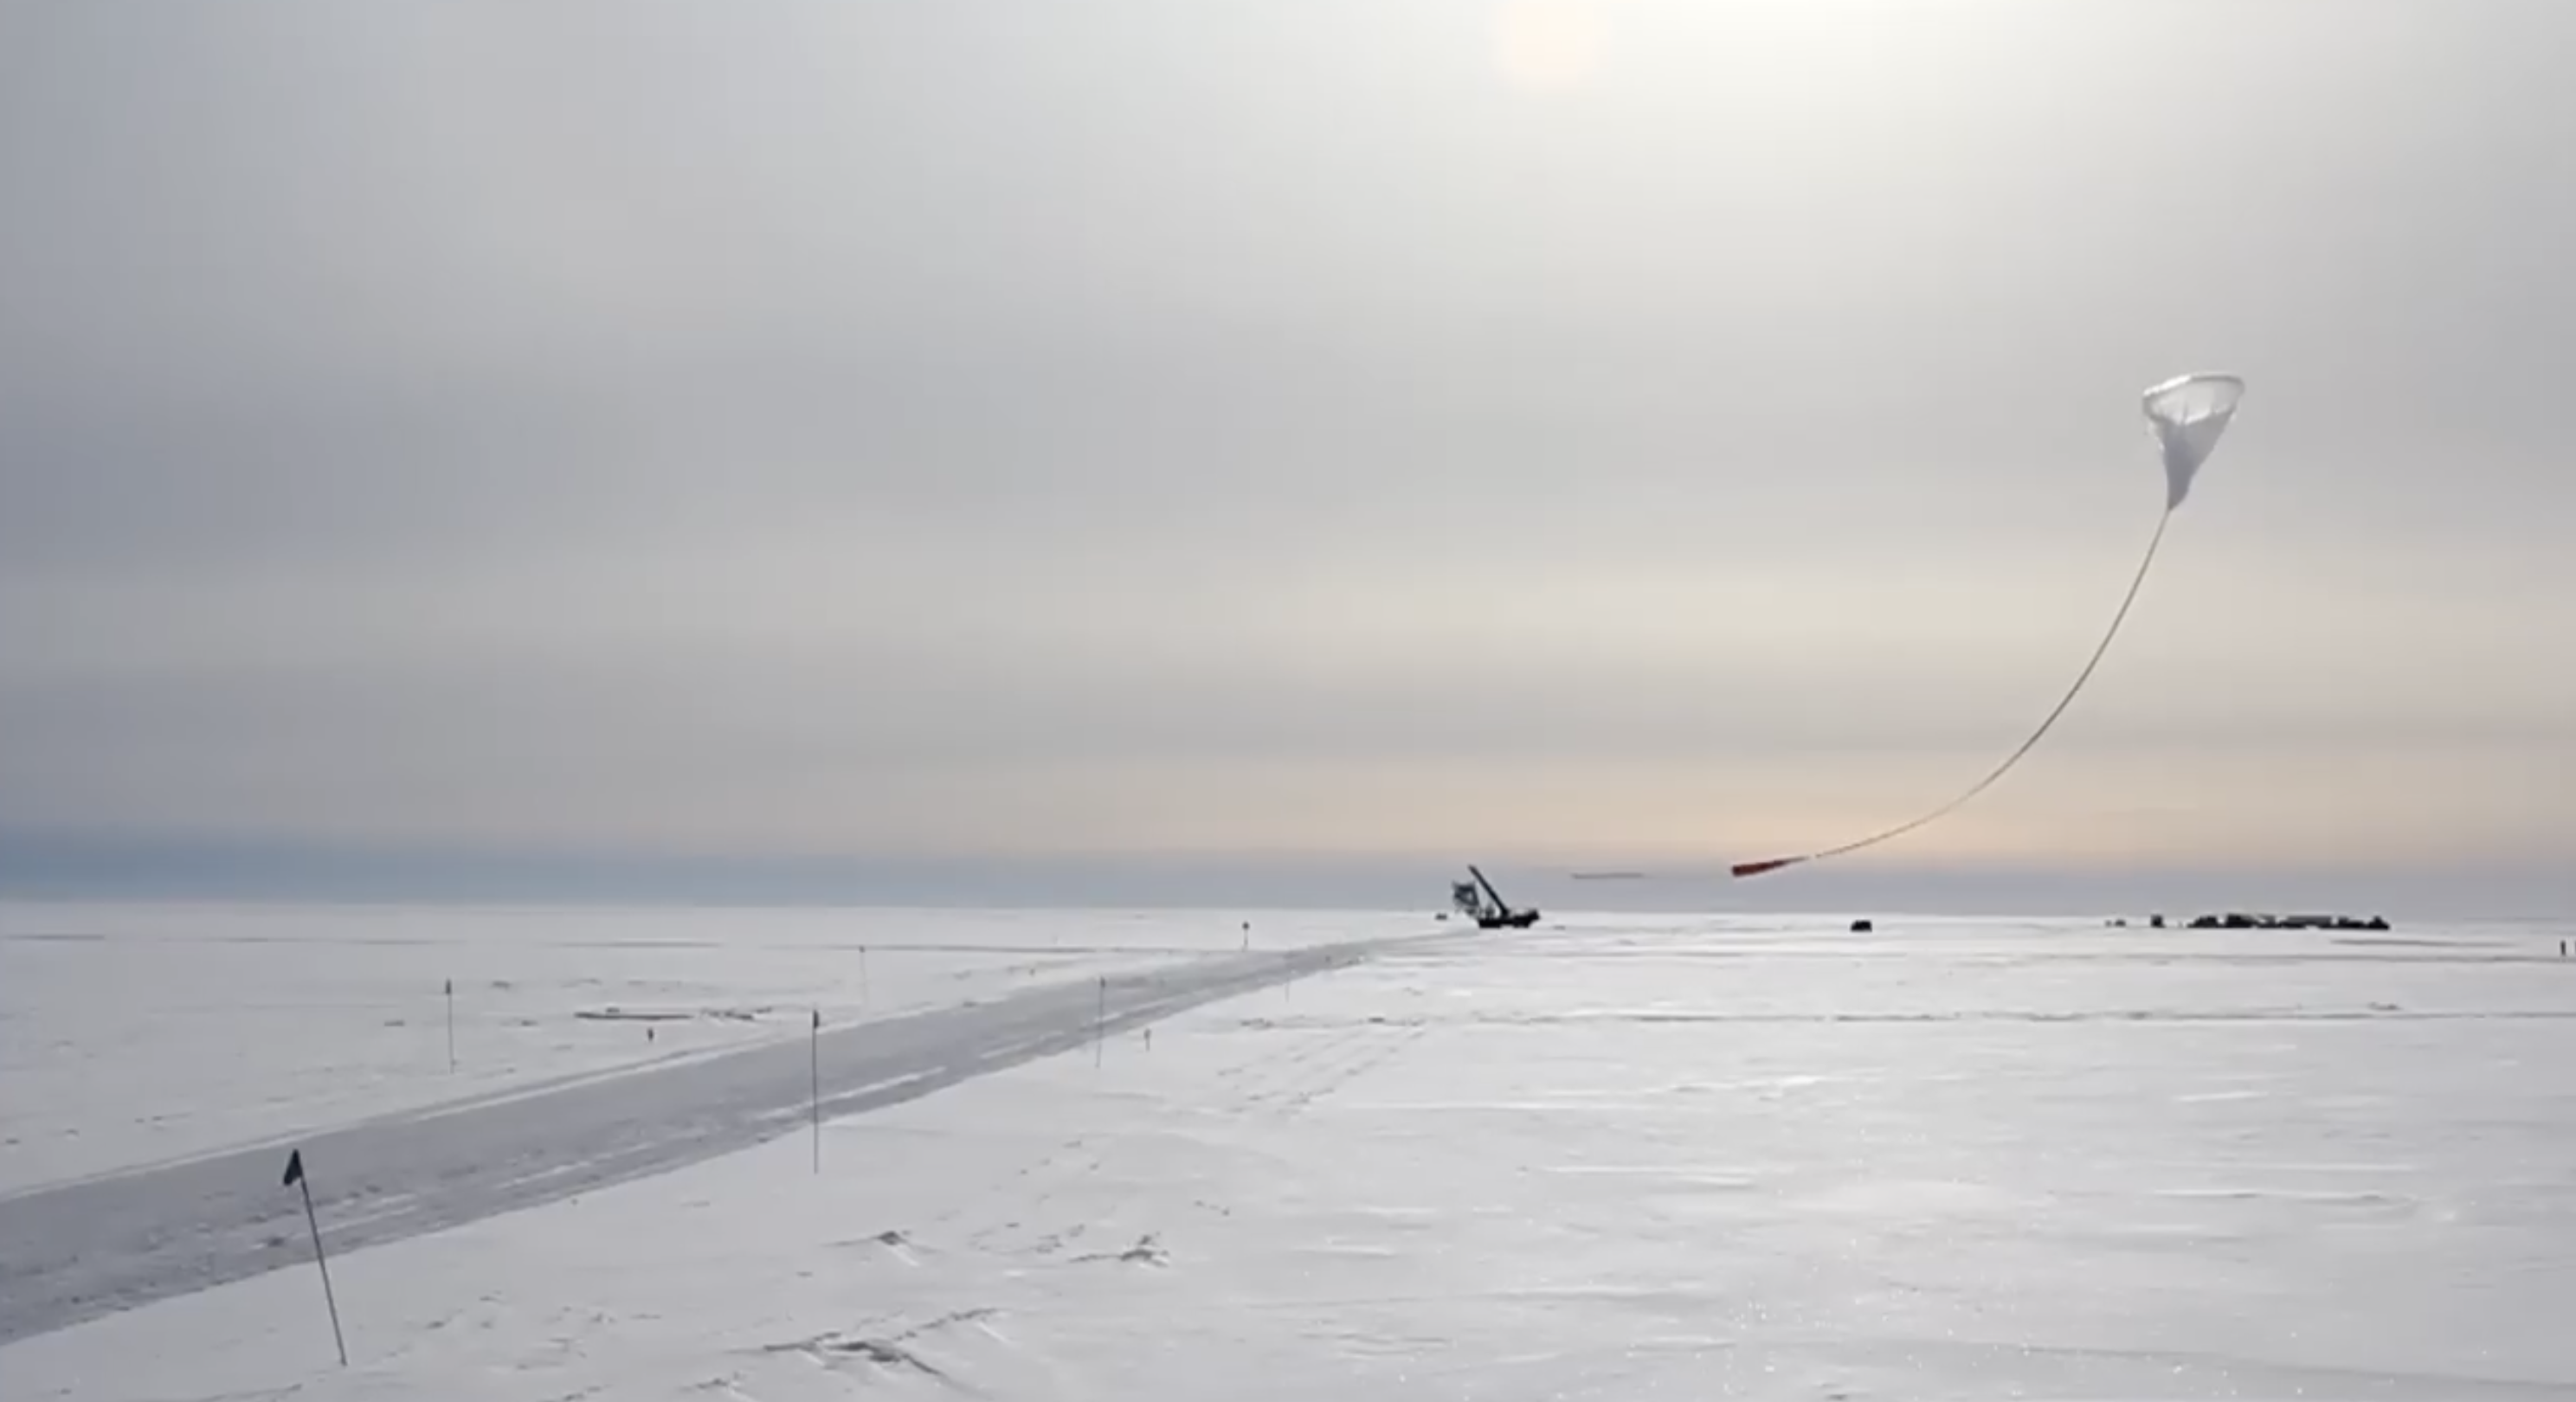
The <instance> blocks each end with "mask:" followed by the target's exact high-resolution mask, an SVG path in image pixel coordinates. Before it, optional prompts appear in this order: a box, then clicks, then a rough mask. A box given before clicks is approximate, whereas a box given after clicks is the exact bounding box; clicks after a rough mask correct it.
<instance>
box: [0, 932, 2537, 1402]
mask: <svg viewBox="0 0 2576 1402" xmlns="http://www.w3.org/2000/svg"><path fill="white" fill-rule="evenodd" d="M1077 918H1078V917H1077ZM1252 918H1253V919H1254V921H1255V925H1256V928H1258V927H1259V926H1260V925H1261V923H1262V921H1263V917H1260V916H1257V915H1256V916H1254V917H1252ZM1417 923H1419V922H1417ZM2570 933H2571V932H2570V931H2569V930H2567V929H2564V928H2552V927H2545V926H2523V927H2511V926H2498V927H2485V928H2475V929H2472V928H2461V927H2452V928H2439V929H2420V930H2418V929H2410V930H2406V931H2401V932H2398V933H2397V934H2394V935H2386V936H2367V935H2341V934H2322V933H2319V934H2309V933H2298V934H2290V933H2278V932H2247V933H2238V934H2230V933H2200V932H2180V931H2148V930H2143V929H2134V928H2133V929H2125V930H2106V929H2102V928H2099V927H2098V926H2093V925H2087V924H2079V923H2075V922H2059V923H2046V922H2022V923H2014V924H2004V923H1997V922H1974V921H1941V922H1935V921H1920V920H1907V919H1904V918H1902V917H1897V916H1882V918H1881V919H1880V921H1879V925H1878V930H1877V932H1876V933H1875V934H1874V935H1870V936H1852V935H1849V934H1846V933H1843V932H1842V931H1841V930H1840V928H1839V926H1838V925H1829V924H1828V922H1823V921H1805V922H1799V921H1761V920H1725V921H1707V920H1699V921H1693V920H1664V921H1657V920H1640V919H1632V918H1619V919H1612V918H1606V917H1605V918H1599V919H1586V918H1576V919H1569V920H1564V921H1551V922H1549V925H1548V926H1547V927H1543V928H1541V929H1538V930H1535V931H1530V932H1525V933H1511V934H1500V935H1478V934H1473V933H1458V934H1455V935H1452V936H1448V937H1441V938H1434V939H1430V940H1411V941H1403V942H1398V943H1396V944H1393V945H1391V946H1388V947H1384V948H1381V949H1379V950H1377V951H1375V952H1374V954H1373V957H1370V958H1368V959H1366V960H1364V961H1362V962H1358V963H1352V964H1348V965H1345V966H1339V967H1333V968H1331V969H1330V970H1329V971H1328V972H1321V973H1317V974H1314V975H1312V976H1309V977H1304V978H1299V979H1296V980H1294V981H1292V982H1288V983H1284V984H1280V985H1276V986H1272V987H1268V988H1263V989H1260V990H1258V991H1254V992H1249V993H1245V994H1242V995H1241V996H1237V997H1234V998H1231V999H1228V1000H1226V1001H1223V1002H1218V1003H1213V1004H1207V1005H1203V1006H1200V1007H1198V1008H1196V1009H1194V1010H1191V1011H1187V1012H1184V1013H1181V1014H1179V1015H1177V1016H1175V1017H1173V1018H1171V1019H1169V1020H1167V1021H1163V1022H1160V1023H1157V1024H1154V1025H1152V1026H1151V1028H1150V1031H1151V1038H1150V1042H1149V1040H1148V1038H1147V1036H1146V1031H1147V1030H1148V1029H1145V1028H1128V1029H1124V1030H1121V1031H1119V1032H1118V1033H1117V1034H1116V1035H1115V1036H1114V1037H1112V1038H1110V1039H1108V1040H1107V1041H1106V1042H1105V1044H1103V1045H1102V1046H1100V1047H1099V1048H1098V1052H1097V1060H1096V1061H1095V1053H1094V1052H1093V1051H1092V1050H1090V1049H1087V1048H1086V1049H1080V1050H1073V1051H1068V1052H1066V1053H1064V1054H1060V1055H1056V1056H1053V1057H1050V1058H1047V1059H1043V1060H1040V1061H1036V1062H1032V1063H1026V1064H1022V1065H1019V1066H1016V1067H1014V1068H1011V1069H1004V1070H998V1071H995V1072H993V1073H992V1074H989V1075H985V1076H982V1077H980V1078H978V1079H974V1080H971V1081H967V1082H964V1083H962V1084H958V1085H955V1086H953V1087H951V1088H949V1089H945V1090H942V1091H940V1092H938V1093H937V1094H934V1095H930V1096H927V1097H925V1098H921V1099H916V1100H912V1101H909V1102H907V1103H904V1104H900V1105H896V1106H892V1107H889V1108H884V1109H878V1110H875V1111H872V1112H870V1113H866V1114H862V1115H854V1116H850V1117H846V1118H841V1119H838V1120H834V1121H832V1122H830V1123H829V1124H827V1125H826V1127H825V1130H824V1134H823V1144H822V1171H821V1172H820V1173H819V1174H818V1173H816V1172H814V1170H813V1160H812V1153H813V1146H812V1144H811V1143H810V1142H809V1141H808V1140H807V1139H806V1138H805V1137H803V1135H804V1131H803V1130H801V1129H797V1130H791V1131H790V1132H788V1133H787V1134H786V1135H785V1136H784V1137H782V1138H779V1139H777V1140H775V1141H773V1142H770V1143H767V1144H765V1145H763V1146H761V1147H759V1148H756V1149H753V1150H749V1151H747V1152H740V1153H734V1154H728V1155H724V1156H722V1157H718V1158H715V1159H711V1160H707V1161H704V1162H701V1163H698V1164H696V1165H695V1166H692V1167H688V1168H684V1169H681V1170H678V1171H675V1172H671V1173H668V1174H664V1175H661V1176H656V1177H650V1178H643V1179H638V1180H634V1181H629V1182H625V1183H622V1184H619V1185H617V1186H613V1187H608V1188H605V1189H602V1190H599V1191H596V1192H590V1193H584V1194H582V1195H580V1196H578V1197H574V1198H570V1199H566V1200H564V1201H561V1202H558V1203H555V1204H553V1205H549V1206H544V1207H539V1208H535V1209H531V1210H526V1211H521V1212H514V1213H509V1214H506V1215H502V1216H496V1217H490V1218H487V1219H484V1220H481V1221H477V1222H473V1223H471V1224H470V1225H466V1226H462V1227H459V1228H456V1229H454V1230H450V1231H444V1232H439V1233H436V1234H433V1235H427V1236H420V1237H415V1238H412V1239H409V1240H405V1241H401V1242H398V1243H394V1244H389V1245H383V1246H378V1247H374V1248H371V1249H364V1250H355V1251H352V1252H349V1253H348V1254H346V1255H343V1256H340V1257H337V1258H335V1259H334V1261H333V1280H334V1283H335V1285H336V1286H337V1288H338V1293H339V1301H340V1308H341V1312H342V1315H343V1317H344V1321H345V1323H346V1324H347V1327H348V1333H349V1348H350V1354H351V1366H350V1367H349V1368H348V1369H346V1370H345V1371H344V1370H342V1369H341V1368H339V1367H338V1366H337V1365H336V1363H335V1361H334V1359H333V1356H332V1351H331V1339H330V1329H329V1324H328V1322H327V1319H326V1318H325V1315H324V1312H323V1301H322V1297H321V1287H320V1283H319V1281H318V1279H317V1278H316V1276H315V1273H314V1272H313V1270H312V1269H311V1266H310V1263H309V1261H305V1262H300V1263H299V1264H298V1265H296V1266H294V1267H292V1268H288V1269H281V1270H278V1271H275V1272H273V1273H270V1274H267V1275H262V1276H259V1277H256V1278H253V1279H249V1280H244V1281H240V1282H238V1283H235V1284H231V1285H226V1286H222V1287H219V1288H216V1289H211V1290H207V1291H203V1292H200V1293H196V1294H193V1295H189V1296H185V1297H181V1298H174V1299H168V1300H163V1301H161V1302H159V1303H156V1304H152V1305H149V1306H146V1307H143V1308H138V1309H133V1310H130V1311H126V1312H123V1313H120V1314H116V1315H112V1316H109V1317H106V1318H102V1319H97V1320H93V1321H91V1322H88V1323H85V1324H80V1325H76V1326H73V1327H70V1328H65V1329H60V1330H56V1331H53V1332H49V1333H45V1334H42V1335H39V1336H36V1337H33V1338H30V1339H26V1340H24V1341H21V1342H19V1343H16V1344H13V1345H10V1346H9V1347H7V1348H5V1349H0V1379H5V1380H6V1383H5V1388H6V1392H7V1395H8V1396H9V1397H10V1398H11V1399H13V1402H14V1399H17V1398H20V1397H26V1398H65V1399H68V1398H82V1399H90V1398H101V1399H109V1398H133V1399H154V1400H155V1402H158V1400H159V1399H171V1402H176V1400H177V1399H190V1398H205V1399H212V1398H227V1399H247V1398H285V1397H293V1398H297V1399H331V1398H366V1399H380V1398H384V1399H390V1398H402V1399H413V1398H418V1399H429V1398H499V1399H513V1400H514V1402H516V1400H519V1399H524V1402H540V1400H541V1399H543V1400H545V1402H551V1400H552V1399H567V1398H578V1397H598V1398H627V1397H645V1398H665V1397H667V1398H690V1399H720V1400H721V1402H730V1400H731V1399H758V1400H759V1402H773V1400H776V1399H801V1398H841V1397H852V1396H869V1395H882V1396H887V1397H948V1396H956V1397H982V1398H1002V1399H1019V1398H1102V1399H1108V1398H1147V1397H1152V1398H1163V1397H1168V1398H1212V1397H1226V1398H1240V1397H1248V1398H1289V1397H1315V1396H1332V1397H1335V1398H1336V1399H1341V1402H1358V1400H1359V1399H1368V1398H1381V1397H1382V1398H1390V1399H1392V1398H1418V1397H1424V1396H1434V1397H1603V1398H1610V1397H1620V1398H1626V1397H1665V1396H1668V1397H1691V1398H1698V1397H1715V1396H1745V1397H1781V1398H1814V1399H1823V1398H1850V1399H1860V1398H1887V1399H1923V1398H1961V1399H1965V1398H1980V1399H1983V1398H2000V1397H2030V1398H2038V1397H2053V1398H2103V1399H2108V1398H2122V1399H2131V1398H2135V1399H2144V1398H2404V1399H2422V1400H2425V1402H2429V1400H2430V1399H2460V1402H2483V1399H2503V1398H2568V1397H2576V1330H2571V1329H2569V1328H2568V1327H2567V1326H2566V1325H2565V1323H2564V1322H2563V1321H2562V1320H2561V1319H2560V1315H2561V1314H2562V1313H2563V1312H2564V1309H2565V1302H2566V1301H2567V1300H2570V1299H2576V1076H2569V1075H2568V1074H2566V1072H2565V1070H2564V1067H2565V1066H2566V1065H2567V1064H2569V1062H2570V1060H2571V1057H2576V959H2562V958H2561V957H2560V956H2559V941H2560V940H2561V939H2563V938H2566V937H2568V935H2569V934H2570ZM13 996H14V995H13ZM662 1074H664V1073H661V1072H657V1071H649V1070H648V1071H643V1072H640V1073H638V1077H637V1079H638V1082H639V1083H641V1084H649V1083H650V1082H651V1081H652V1079H653V1078H654V1077H656V1076H659V1075H662ZM277 1157H278V1158H279V1159H281V1160H282V1158H283V1155H282V1153H281V1154H279V1155H278V1156H277ZM315 1171H316V1173H317V1175H318V1174H320V1173H323V1172H327V1168H326V1167H325V1166H324V1165H323V1164H321V1163H320V1162H319V1161H317V1162H316V1164H315ZM272 1181H273V1180H272ZM279 1191H281V1192H284V1191H287V1190H283V1189H280V1190H279ZM343 1225H345V1224H340V1223H335V1222H334V1221H333V1219H332V1216H331V1215H330V1214H329V1213H325V1215H324V1217H323V1222H322V1226H323V1231H324V1233H325V1235H326V1237H327V1236H328V1235H330V1234H331V1233H332V1232H333V1231H334V1230H335V1229H336V1228H338V1227H340V1226H343Z"/></svg>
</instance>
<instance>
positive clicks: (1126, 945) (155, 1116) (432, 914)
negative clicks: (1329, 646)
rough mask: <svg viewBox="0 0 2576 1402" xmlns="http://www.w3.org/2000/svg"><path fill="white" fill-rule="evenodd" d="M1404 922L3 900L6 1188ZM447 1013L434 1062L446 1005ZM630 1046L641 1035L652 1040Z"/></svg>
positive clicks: (2, 1158)
mask: <svg viewBox="0 0 2576 1402" xmlns="http://www.w3.org/2000/svg"><path fill="white" fill-rule="evenodd" d="M1246 919H1253V920H1255V922H1256V924H1255V928H1254V929H1253V930H1252V931H1251V932H1250V933H1251V935H1252V937H1253V938H1254V939H1255V940H1257V941H1259V943H1260V945H1261V946H1262V947H1264V948H1273V949H1276V948H1285V947H1287V946H1289V945H1292V944H1301V943H1307V942H1311V941H1313V940H1315V939H1318V938H1326V937H1332V936H1334V935H1335V934H1336V933H1337V932H1340V931H1345V930H1349V929H1351V928H1353V927H1355V926H1356V927H1359V928H1362V929H1377V930H1393V929H1396V928H1426V927H1427V925H1428V922H1427V921H1426V920H1425V919H1424V918H1423V917H1422V916H1419V915H1415V916H1411V917H1386V916H1377V917H1367V916H1349V917H1335V916H1331V915H1318V914H1314V913H1309V912H1298V913H1294V914H1278V915H1270V914H1245V913H1237V912H1159V911H1158V912H1144V913H1135V914H1126V913H1117V912H1107V913H1095V912H1086V913H1082V914H1079V915H1071V916H1068V915H1065V914H1062V913H1057V912H1039V911H1025V912H1024V911H1006V912H977V911H874V910H859V911H850V910H820V911H817V910H690V909H667V908H665V909H653V910H608V909H586V908H532V909H507V910H475V909H455V908H425V907H399V906H393V907H388V906H309V907H295V906H185V905H138V906H101V905H79V904H61V905H54V904H23V903H0V1192H10V1191H15V1190H19V1189H24V1188H29V1187H33V1186H36V1185H39V1184H43V1183H47V1182H56V1181H61V1180H64V1179H68V1178H75V1177H81V1176H86V1175H90V1174H95V1173H99V1172H104V1171H108V1170H113V1169H120V1168H128V1167H132V1166H135V1165H137V1164H141V1163H145V1162H153V1161H160V1160H166V1159H171V1158H178V1157H184V1156H188V1155H193V1154H198V1153H203V1152H206V1151H210V1150H215V1149H220V1148H226V1147H230V1146H234V1145H238V1144H242V1143H246V1142H257V1141H261V1140H266V1139H271V1138H275V1137H277V1136H281V1135H285V1134H290V1133H294V1132H297V1131H301V1130H309V1129H313V1128H317V1127H320V1126H325V1125H331V1124H338V1123H345V1122H347V1121H350V1120H353V1119H358V1118H361V1117H364V1116H367V1115H373V1114H380V1113H386V1112H392V1111H401V1110H409V1109H415V1108H418V1107H421V1106H424V1105H431V1104H437V1103H443V1102H446V1101H450V1100H455V1099H460V1098H464V1097H469V1096H474V1095H478V1094H489V1093H493V1092H496V1091H502V1090H514V1089H519V1088H524V1087H527V1086H530V1085H534V1084H539V1083H545V1082H552V1081H557V1080H561V1079H564V1078H567V1077H577V1076H583V1075H591V1074H597V1073H602V1072H608V1071H615V1070H621V1069H626V1068H631V1067H635V1066H639V1065H642V1064H645V1063H648V1062H652V1061H656V1060H667V1059H671V1058H676V1057H685V1056H690V1055H695V1054H701V1053H704V1052H707V1051H711V1050H716V1049H721V1048H725V1047H732V1046H740V1045H743V1044H745V1043H748V1042H753V1041H758V1040H761V1039H763V1038H771V1037H779V1036H799V1035H802V1034H803V1032H804V1030H805V1027H806V1022H807V1018H808V1010H809V1009H820V1011H821V1012H822V1014H823V1016H824V1018H825V1019H826V1020H828V1021H829V1022H831V1023H832V1024H833V1025H835V1026H839V1025H844V1024H846V1023H848V1022H849V1021H851V1020H854V1019H857V1018H861V1017H881V1016H887V1015H891V1014H896V1013H904V1012H915V1011H919V1010H922V1009H925V1008H932V1007H939V1006H946V1005H953V1004H957V1003H962V1002H966V1001H968V1000H971V999H978V998H989V997H993V996H996V995H998V994H1001V993H1005V992H1008V991H1010V990H1012V989H1015V988H1024V987H1028V986H1030V985H1032V984H1033V983H1037V982H1041V981H1045V980H1049V979H1060V978H1064V977H1068V976H1071V975H1073V974H1076V973H1094V972H1111V971H1118V970H1132V969H1138V968H1146V967H1152V966H1155V965H1157V964H1164V963H1169V962H1171V961H1172V960H1173V959H1175V958H1181V957H1186V956H1187V955H1188V954H1190V953H1192V952H1205V951H1213V950H1231V949H1234V948H1236V947H1237V946H1239V945H1240V944H1241V943H1242V942H1243V940H1244V937H1245V932H1244V931H1243V929H1242V926H1243V923H1244V921H1245V920H1246ZM451 982H452V983H453V984H454V986H455V989H456V997H455V1030H456V1066H455V1069H454V1070H453V1071H450V1069H449V1066H448V1041H447V1028H448V1022H447V1017H448V1005H447V997H446V991H445V990H446V988H447V987H448V985H449V984H450V983H451ZM648 1030H649V1035H648Z"/></svg>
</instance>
